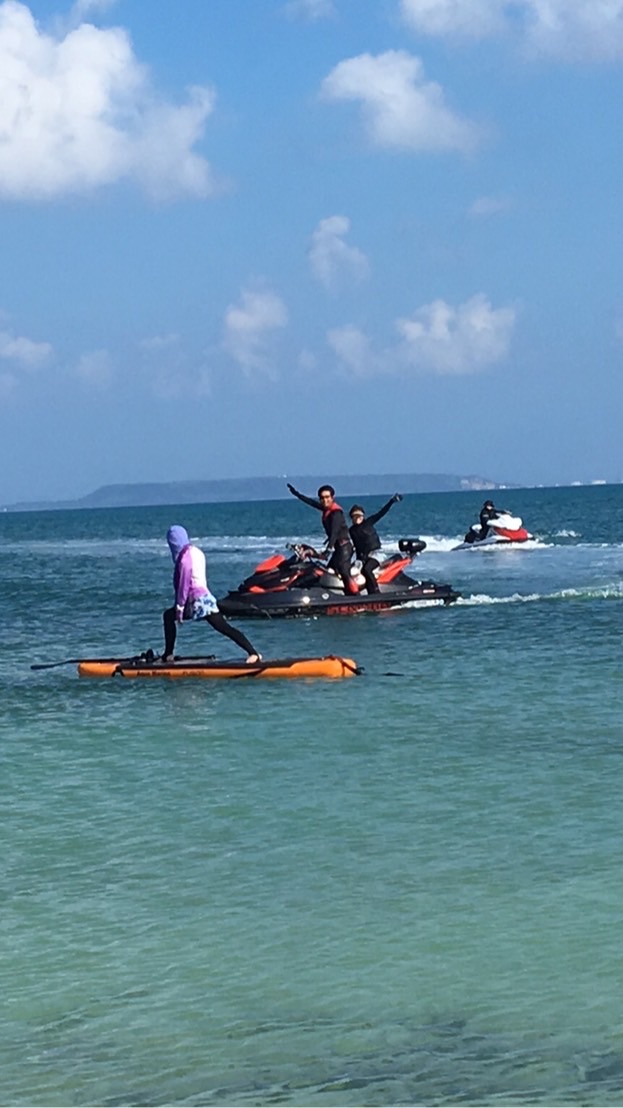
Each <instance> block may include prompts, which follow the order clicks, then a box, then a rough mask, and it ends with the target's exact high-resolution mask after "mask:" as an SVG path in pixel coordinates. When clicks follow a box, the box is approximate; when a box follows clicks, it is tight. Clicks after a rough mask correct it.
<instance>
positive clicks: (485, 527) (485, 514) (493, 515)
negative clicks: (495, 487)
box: [478, 500, 509, 541]
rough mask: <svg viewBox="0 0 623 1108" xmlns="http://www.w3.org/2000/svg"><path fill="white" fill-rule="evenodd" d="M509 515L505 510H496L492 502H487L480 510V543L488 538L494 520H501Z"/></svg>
mask: <svg viewBox="0 0 623 1108" xmlns="http://www.w3.org/2000/svg"><path fill="white" fill-rule="evenodd" d="M508 514H509V513H508V512H507V511H506V509H505V508H496V506H495V504H494V503H493V501H492V500H485V502H484V504H483V506H482V508H481V509H480V535H479V536H478V541H481V540H482V539H485V538H486V537H487V533H488V531H489V524H490V523H492V522H493V520H494V519H499V518H500V516H506V515H508Z"/></svg>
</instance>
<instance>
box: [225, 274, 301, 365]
mask: <svg viewBox="0 0 623 1108" xmlns="http://www.w3.org/2000/svg"><path fill="white" fill-rule="evenodd" d="M287 321H288V313H287V311H286V307H285V304H284V303H283V301H282V300H281V298H280V297H279V296H277V295H276V293H274V292H271V291H270V290H269V289H243V290H242V293H241V297H240V303H239V304H230V306H229V307H228V308H227V311H226V312H225V325H224V337H223V347H224V349H225V350H226V351H227V353H228V354H229V355H230V356H231V357H232V358H233V359H234V361H236V362H238V364H239V365H240V366H241V367H242V369H243V370H244V371H245V373H247V374H250V373H251V372H252V371H253V370H264V371H268V372H269V373H270V362H269V350H268V338H269V336H270V334H271V332H273V331H275V330H277V329H278V328H281V327H285V325H286V323H287ZM271 375H272V374H271Z"/></svg>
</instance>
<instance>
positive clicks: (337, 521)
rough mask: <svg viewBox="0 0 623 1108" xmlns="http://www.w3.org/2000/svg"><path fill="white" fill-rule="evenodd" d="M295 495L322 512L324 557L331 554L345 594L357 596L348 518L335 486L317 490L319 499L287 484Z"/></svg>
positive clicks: (357, 588)
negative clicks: (355, 594)
mask: <svg viewBox="0 0 623 1108" xmlns="http://www.w3.org/2000/svg"><path fill="white" fill-rule="evenodd" d="M288 489H289V491H290V492H291V493H292V496H296V497H297V499H298V500H302V501H303V504H309V506H310V508H316V509H317V510H318V511H319V512H322V526H323V527H324V529H325V534H326V536H327V542H326V546H325V549H324V550H323V552H322V555H321V557H323V558H325V557H327V556H328V555H329V554H330V555H331V557H330V558H329V562H328V566H329V569H333V570H335V572H336V573H337V575H338V577H339V578H340V579H341V581H342V584H343V585H344V592H345V593H351V594H352V593H358V592H359V587H358V585H357V584H356V582H355V581H353V578H352V576H351V572H350V566H351V562H352V558H353V546H352V543H351V541H350V535H349V533H348V526H347V523H346V517H345V515H344V512H343V510H342V508H341V507H340V505H339V504H338V503H337V501H336V500H335V499H334V497H335V489H334V488H333V486H332V485H321V486H320V488H319V489H318V499H317V500H314V498H313V496H305V495H304V493H302V492H299V491H298V490H297V489H295V488H294V485H290V484H288Z"/></svg>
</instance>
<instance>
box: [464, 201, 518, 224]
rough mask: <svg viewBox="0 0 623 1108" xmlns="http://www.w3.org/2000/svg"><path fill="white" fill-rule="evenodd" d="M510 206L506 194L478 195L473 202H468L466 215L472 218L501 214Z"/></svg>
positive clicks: (484, 217)
mask: <svg viewBox="0 0 623 1108" xmlns="http://www.w3.org/2000/svg"><path fill="white" fill-rule="evenodd" d="M510 207H511V201H510V198H509V197H508V196H478V197H477V198H476V199H475V200H474V202H473V204H470V206H469V209H468V213H467V214H468V215H470V216H471V217H472V218H473V219H486V218H488V217H489V216H492V215H501V213H502V212H507V211H508V209H509V208H510Z"/></svg>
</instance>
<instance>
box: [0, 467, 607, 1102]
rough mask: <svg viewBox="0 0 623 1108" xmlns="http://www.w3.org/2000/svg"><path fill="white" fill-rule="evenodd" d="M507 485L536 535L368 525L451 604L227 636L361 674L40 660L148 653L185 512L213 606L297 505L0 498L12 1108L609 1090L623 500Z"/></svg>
mask: <svg viewBox="0 0 623 1108" xmlns="http://www.w3.org/2000/svg"><path fill="white" fill-rule="evenodd" d="M388 491H392V490H388ZM497 499H499V500H500V502H501V503H503V504H504V505H505V506H506V505H507V506H509V507H510V508H511V509H513V510H514V511H516V512H517V513H518V514H520V515H522V516H523V518H524V521H525V523H526V525H527V526H528V527H529V528H530V529H531V530H532V531H534V532H535V533H536V534H537V535H538V536H539V538H540V539H541V540H542V542H543V545H542V546H539V547H538V548H535V549H531V550H517V551H508V550H507V551H502V552H499V551H480V552H471V551H468V552H452V550H451V548H452V546H453V545H455V544H456V543H457V542H458V541H460V539H461V538H462V535H463V533H464V531H465V530H466V529H467V526H468V525H469V524H470V523H471V522H472V521H473V519H474V518H475V513H476V512H477V509H478V507H479V504H480V500H481V497H479V496H478V495H477V494H474V495H471V496H469V495H467V494H460V495H450V494H447V495H442V496H434V497H433V496H412V497H407V498H406V499H405V500H404V501H403V503H402V504H400V505H398V506H396V507H395V508H394V509H393V510H392V512H391V513H390V515H389V516H388V517H386V519H385V520H384V521H383V524H382V525H381V529H382V531H383V535H384V538H386V540H387V545H388V546H389V547H390V548H391V547H392V546H395V544H396V542H397V540H398V538H399V537H401V536H403V535H409V536H414V535H418V534H421V535H422V536H423V537H424V538H426V539H427V541H428V544H429V546H428V549H427V551H426V552H425V553H424V554H423V555H421V556H420V558H419V559H418V560H417V562H416V563H415V564H414V569H416V568H417V571H418V572H419V573H420V574H421V575H422V576H426V577H428V576H430V577H433V578H435V579H437V580H440V581H450V582H451V583H452V584H453V585H455V587H457V588H458V589H460V591H461V593H462V594H463V599H462V600H461V602H460V603H459V604H457V605H455V606H453V607H451V608H448V609H432V610H428V611H422V610H415V611H406V612H400V613H385V614H382V615H377V614H375V615H372V614H368V615H364V616H358V617H352V618H342V619H339V618H336V619H330V618H328V619H327V618H325V619H324V620H323V619H318V620H309V621H287V622H278V621H267V622H266V623H264V622H261V623H257V624H256V623H245V624H240V626H241V627H243V628H244V630H245V631H246V632H247V633H248V634H249V635H250V637H251V638H252V640H253V641H254V643H256V644H257V646H258V648H259V649H260V650H261V651H262V653H263V654H264V656H266V657H268V656H271V655H272V656H284V655H288V654H295V655H296V654H310V655H316V654H324V653H340V654H346V655H348V656H351V657H353V658H355V659H356V660H357V661H358V662H359V663H360V664H361V665H363V666H364V667H365V674H364V676H362V677H360V678H357V679H353V680H348V681H341V682H328V681H308V682H295V681H293V682H289V681H283V682H275V683H271V682H265V683H262V684H257V683H256V684H253V683H251V684H247V683H240V682H234V683H231V684H230V683H222V684H219V683H206V684H205V685H204V684H202V683H200V682H176V683H171V684H169V683H167V682H162V683H161V682H145V683H142V682H137V683H133V682H132V683H124V682H123V681H121V680H111V681H103V682H95V681H94V682H89V681H80V680H79V679H78V678H77V677H76V674H75V671H74V667H73V666H66V667H59V668H57V669H52V670H48V671H43V672H38V673H34V672H31V670H30V668H29V665H30V663H31V662H34V661H54V660H59V661H60V660H62V659H64V658H73V657H80V656H89V655H96V656H97V655H103V656H109V655H115V654H117V653H121V654H127V653H135V652H136V651H138V650H141V649H144V648H145V647H147V646H152V647H153V648H154V649H156V648H159V647H160V642H161V638H160V636H161V630H160V616H161V611H162V608H163V607H164V606H165V605H166V604H168V603H170V596H171V593H170V577H171V563H170V558H169V555H168V550H167V548H166V543H165V541H164V533H165V532H166V528H167V526H168V525H169V524H170V523H173V522H179V523H183V524H185V525H186V526H187V527H188V529H189V531H190V532H191V533H192V535H193V536H194V537H195V538H197V539H199V540H200V542H201V545H202V546H203V547H204V549H205V550H206V552H207V554H208V558H209V564H210V574H211V584H212V586H213V588H214V589H215V591H216V592H217V594H218V595H221V594H222V593H223V592H225V591H226V590H227V589H228V588H229V587H232V586H234V585H235V584H237V583H238V581H239V580H240V579H241V578H242V577H243V576H245V575H246V573H247V572H248V571H249V570H250V569H251V568H252V566H253V565H254V564H255V563H256V562H257V561H259V560H260V558H262V557H264V556H265V555H266V554H268V553H269V552H271V551H273V550H275V549H278V548H279V545H280V543H281V542H282V541H284V540H286V539H290V538H299V539H305V538H307V539H310V540H313V539H315V538H317V537H318V529H317V524H318V519H317V517H316V516H315V515H314V513H313V512H311V511H310V510H309V509H305V507H304V506H302V505H299V504H298V503H295V502H291V501H284V502H277V503H273V504H265V503H264V504H238V505H208V506H194V507H192V508H188V507H186V508H183V509H124V510H120V511H94V512H87V511H80V512H75V513H65V512H64V513H53V512H50V513H37V514H26V513H24V514H19V515H13V514H4V515H2V516H1V517H0V573H1V575H2V581H3V584H4V594H5V598H6V599H5V610H6V611H7V613H8V618H7V620H6V622H5V625H4V627H3V629H2V632H1V636H2V638H1V645H2V668H1V672H0V685H1V692H2V697H1V701H0V704H1V706H0V718H1V719H2V739H3V741H2V744H1V745H0V756H1V759H2V781H3V804H2V812H3V821H2V822H3V835H2V840H3V852H2V866H1V871H0V873H1V876H0V895H1V896H2V904H3V911H2V916H1V917H0V918H1V921H2V922H1V927H2V932H3V940H4V941H3V943H2V951H3V954H2V976H1V980H2V985H3V998H4V1004H3V1010H2V1014H1V1015H0V1030H1V1034H0V1043H1V1045H0V1099H1V1100H2V1102H3V1103H11V1104H15V1105H25V1104H31V1105H65V1104H67V1105H86V1104H106V1105H121V1104H206V1105H209V1104H227V1105H233V1104H273V1103H274V1104H292V1105H312V1104H313V1105H355V1104H370V1105H380V1104H388V1103H392V1104H414V1103H420V1104H457V1103H463V1104H487V1105H488V1104H492V1105H502V1104H553V1103H556V1104H585V1105H593V1104H594V1105H604V1104H619V1103H621V1101H622V1099H623V1014H622V1010H621V1000H620V997H621V978H622V971H623V953H622V948H621V942H620V931H621V917H622V915H623V890H622V884H621V880H620V877H621V863H620V855H621V847H620V844H621V841H622V839H623V805H622V804H621V784H620V782H621V779H622V773H623V733H622V731H623V729H622V726H621V712H620V679H621V668H622V666H621V649H620V646H621V630H622V614H623V606H622V604H621V600H622V599H623V488H620V487H618V486H617V487H597V488H592V489H560V490H529V491H519V490H514V491H512V492H509V493H506V492H505V493H504V494H503V495H502V494H500V496H499V497H498V498H497ZM375 503H376V502H374V501H370V502H369V504H370V507H372V506H373V504H375ZM178 648H179V649H180V651H183V652H185V653H200V652H202V651H203V650H206V651H208V652H210V653H213V652H218V653H222V654H223V655H227V656H235V653H236V649H235V647H233V644H231V649H230V644H229V643H225V642H223V643H222V642H221V641H220V640H219V639H218V637H217V636H216V635H215V634H214V633H213V632H212V631H211V630H210V629H209V628H204V627H203V626H187V627H184V628H183V629H182V631H181V633H180V641H179V644H178Z"/></svg>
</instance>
